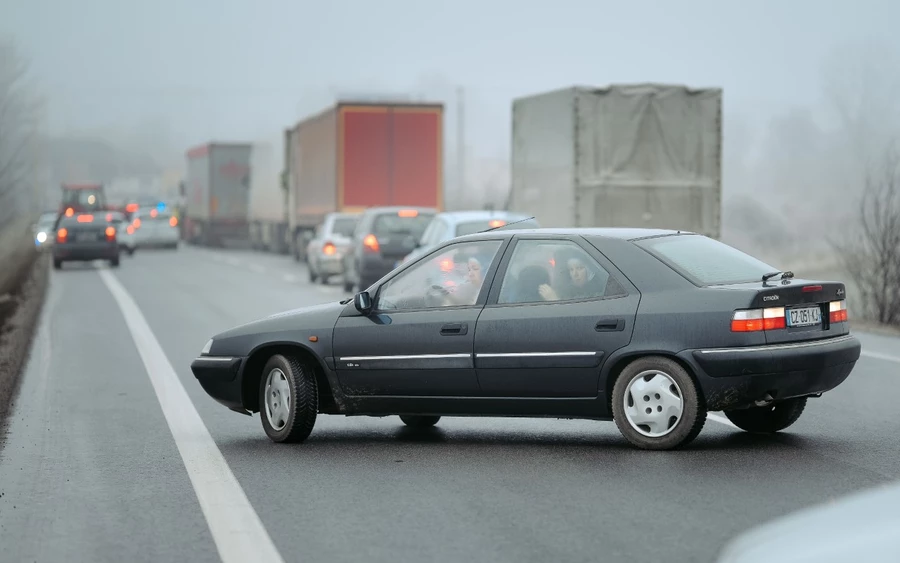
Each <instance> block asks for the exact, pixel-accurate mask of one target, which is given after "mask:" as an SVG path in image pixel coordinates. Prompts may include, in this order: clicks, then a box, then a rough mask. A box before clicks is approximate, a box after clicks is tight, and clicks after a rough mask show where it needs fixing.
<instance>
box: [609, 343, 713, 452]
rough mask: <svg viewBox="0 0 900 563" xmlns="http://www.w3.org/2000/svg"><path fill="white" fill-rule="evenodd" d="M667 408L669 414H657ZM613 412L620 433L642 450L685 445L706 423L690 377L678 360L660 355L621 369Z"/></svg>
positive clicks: (701, 404)
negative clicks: (638, 408) (674, 418)
mask: <svg viewBox="0 0 900 563" xmlns="http://www.w3.org/2000/svg"><path fill="white" fill-rule="evenodd" d="M640 380H643V382H641V381H640ZM641 386H643V387H644V389H643V390H642V389H641ZM638 406H640V411H638V410H637V408H636V407H638ZM645 410H646V411H650V412H645ZM666 410H671V413H672V415H671V416H669V417H667V418H664V416H665V415H663V414H660V413H665V412H666ZM612 411H613V420H615V422H616V426H618V428H619V432H621V433H622V435H623V436H624V437H625V439H626V440H628V441H629V442H631V444H632V445H634V446H636V447H638V448H640V449H643V450H672V449H675V448H678V447H681V446H684V445H686V444H688V443H690V442H691V441H692V440H693V439H694V438H696V437H697V436H698V435H699V434H700V431H701V430H703V425H704V424H705V423H706V405H705V404H704V402H703V400H702V398H701V397H700V393H699V392H698V390H697V385H696V383H695V382H694V380H693V378H692V377H691V376H690V374H689V373H688V372H687V371H685V369H684V368H683V367H681V365H679V364H678V363H677V362H675V361H674V360H671V359H669V358H663V357H660V356H648V357H645V358H639V359H637V360H635V361H633V362H631V363H630V364H628V365H627V366H626V367H625V369H624V370H622V373H621V374H619V377H618V379H616V382H615V385H614V386H613V393H612ZM673 417H677V418H676V420H675V422H674V424H672V420H671V419H672V418H673Z"/></svg>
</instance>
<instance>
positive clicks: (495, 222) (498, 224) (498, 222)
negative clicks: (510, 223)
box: [488, 219, 506, 229]
mask: <svg viewBox="0 0 900 563" xmlns="http://www.w3.org/2000/svg"><path fill="white" fill-rule="evenodd" d="M505 224H506V221H503V220H501V219H494V220H493V221H491V222H490V223H488V225H490V227H491V228H492V229H496V228H497V227H502V226H503V225H505Z"/></svg>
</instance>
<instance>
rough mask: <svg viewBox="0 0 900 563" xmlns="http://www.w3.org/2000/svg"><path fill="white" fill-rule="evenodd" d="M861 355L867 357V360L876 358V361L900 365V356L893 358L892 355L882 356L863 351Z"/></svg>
mask: <svg viewBox="0 0 900 563" xmlns="http://www.w3.org/2000/svg"><path fill="white" fill-rule="evenodd" d="M860 355H861V356H866V357H867V358H875V359H876V360H885V361H888V362H897V363H898V364H900V356H891V355H890V354H882V353H881V352H869V351H868V350H863V351H862V352H860Z"/></svg>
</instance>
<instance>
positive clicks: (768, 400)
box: [753, 393, 775, 407]
mask: <svg viewBox="0 0 900 563" xmlns="http://www.w3.org/2000/svg"><path fill="white" fill-rule="evenodd" d="M774 402H775V397H773V396H772V395H771V394H770V393H766V394H765V395H764V396H763V398H762V399H757V400H755V401H753V404H754V405H756V406H757V407H765V406H768V405H771V404H772V403H774Z"/></svg>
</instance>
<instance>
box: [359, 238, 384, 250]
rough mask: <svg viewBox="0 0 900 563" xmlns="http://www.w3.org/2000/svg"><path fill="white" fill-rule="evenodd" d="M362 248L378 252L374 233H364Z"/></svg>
mask: <svg viewBox="0 0 900 563" xmlns="http://www.w3.org/2000/svg"><path fill="white" fill-rule="evenodd" d="M363 250H365V251H366V252H378V251H379V250H381V247H380V246H379V245H378V239H377V238H376V237H375V235H366V238H364V239H363Z"/></svg>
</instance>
